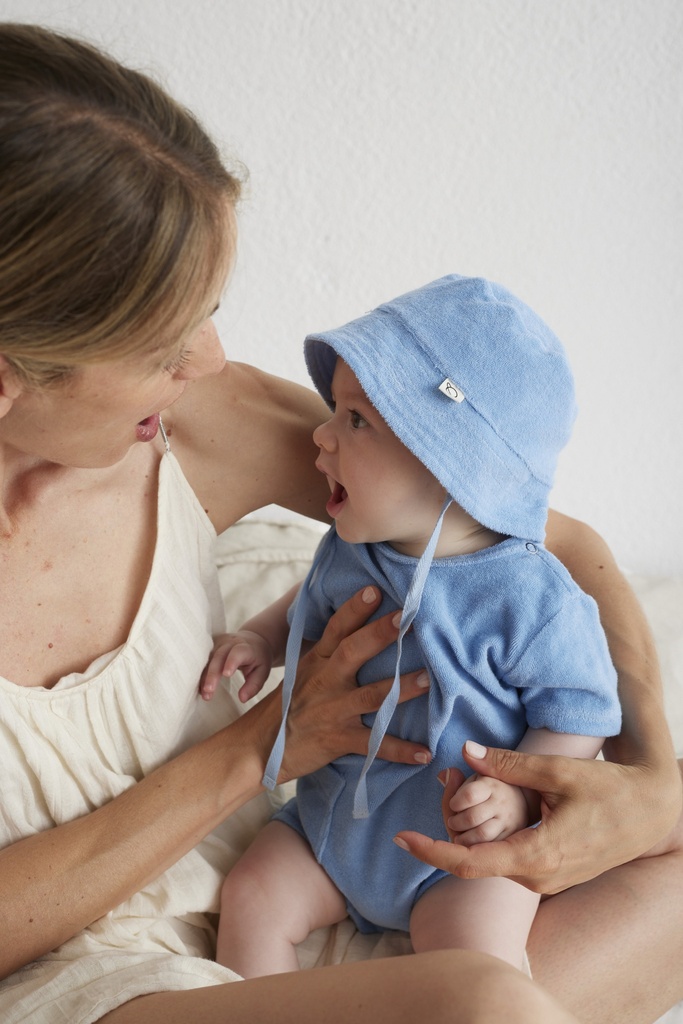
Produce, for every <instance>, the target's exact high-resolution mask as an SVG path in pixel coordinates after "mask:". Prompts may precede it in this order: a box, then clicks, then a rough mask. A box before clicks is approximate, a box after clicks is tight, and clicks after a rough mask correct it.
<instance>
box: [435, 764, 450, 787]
mask: <svg viewBox="0 0 683 1024" xmlns="http://www.w3.org/2000/svg"><path fill="white" fill-rule="evenodd" d="M450 774H451V770H450V768H444V769H443V771H440V772H439V774H438V775H437V779H438V780H439V782H440V783H441V785H442V786H447V785H448V778H449V776H450Z"/></svg>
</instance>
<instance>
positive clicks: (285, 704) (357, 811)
mask: <svg viewBox="0 0 683 1024" xmlns="http://www.w3.org/2000/svg"><path fill="white" fill-rule="evenodd" d="M451 502H452V499H451V498H450V497H448V498H447V499H446V501H445V502H444V505H443V508H442V509H441V512H440V514H439V518H438V519H437V522H436V525H435V527H434V529H433V531H432V535H431V537H430V538H429V541H428V543H427V546H426V548H425V549H424V551H423V552H422V555H421V556H420V559H419V561H418V563H417V566H416V567H415V572H414V573H413V578H412V580H411V581H410V586H409V588H408V593H407V594H406V599H405V602H404V605H403V611H402V613H401V622H400V625H399V631H398V639H397V641H396V670H395V672H394V679H393V682H392V684H391V688H390V690H389V692H388V693H387V695H386V697H385V698H384V700H383V701H382V703H381V705H380V707H379V710H378V711H377V714H376V716H375V721H374V722H373V725H372V729H371V731H370V740H369V742H368V753H367V756H366V758H365V763H364V764H363V768H362V770H361V773H360V776H359V779H358V784H357V786H356V792H355V794H354V800H353V816H354V818H367V817H368V815H369V813H370V810H369V807H368V789H367V780H366V776H367V773H368V770H369V769H370V766H371V765H372V763H373V761H374V760H375V758H376V757H377V754H378V751H379V748H380V746H381V743H382V740H383V739H384V737H385V735H386V732H387V729H388V727H389V722H390V721H391V717H392V715H393V714H394V711H395V710H396V706H397V705H398V699H399V696H400V693H401V651H402V649H403V637H404V636H405V635H406V633H407V632H408V630H409V629H410V626H411V623H412V621H413V619H414V618H415V616H416V614H417V612H418V609H419V607H420V601H421V600H422V592H423V590H424V586H425V583H426V581H427V574H428V573H429V569H430V567H431V564H432V561H433V558H434V552H435V551H436V545H437V543H438V540H439V535H440V533H441V527H442V525H443V520H444V516H445V515H446V511H447V510H448V507H449V505H450V504H451ZM316 572H317V566H316V565H315V563H314V564H313V566H312V567H311V570H310V572H309V573H308V576H307V577H306V579H305V580H304V582H303V584H302V586H301V590H300V591H299V594H298V596H297V599H296V605H295V608H294V616H293V619H292V624H291V627H290V630H289V637H288V638H287V650H286V656H285V676H284V680H283V683H282V721H281V723H280V729H279V731H278V734H277V737H276V739H275V742H274V744H273V748H272V750H271V752H270V757H269V758H268V763H267V765H266V770H265V772H264V774H263V785H264V786H266V787H267V788H268V789H274V788H275V786H276V785H277V778H278V775H279V773H280V768H281V767H282V759H283V757H284V752H285V732H286V725H287V715H288V713H289V707H290V704H291V701H292V693H293V691H294V683H295V682H296V670H297V667H298V664H299V653H300V651H301V643H302V640H303V634H304V626H305V623H306V610H307V606H308V592H309V587H310V582H311V580H312V578H313V576H314V575H315V573H316Z"/></svg>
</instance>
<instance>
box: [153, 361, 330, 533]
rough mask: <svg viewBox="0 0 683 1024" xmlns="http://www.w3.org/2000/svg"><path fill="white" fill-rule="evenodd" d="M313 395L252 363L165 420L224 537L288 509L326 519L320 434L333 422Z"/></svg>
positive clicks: (221, 377)
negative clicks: (254, 515)
mask: <svg viewBox="0 0 683 1024" xmlns="http://www.w3.org/2000/svg"><path fill="white" fill-rule="evenodd" d="M326 414H327V413H326V408H325V405H324V403H323V402H322V400H321V399H320V398H319V397H318V395H316V394H315V392H313V391H311V390H310V389H308V388H304V387H302V386H301V385H299V384H294V383H292V382H291V381H287V380H284V379H282V378H281V377H275V376H273V375H271V374H267V373H264V372H263V371H262V370H258V369H257V368H256V367H253V366H249V365H247V364H244V363H230V362H229V363H227V364H226V366H225V367H224V369H223V370H222V371H221V373H219V374H216V375H215V376H212V377H205V378H202V379H201V380H197V381H193V382H191V384H190V385H189V386H188V388H187V389H186V391H185V393H184V394H183V396H182V398H180V399H179V400H178V402H176V403H175V405H173V406H171V408H170V409H169V410H167V412H166V413H164V416H163V419H164V424H165V425H166V429H167V433H168V434H169V439H170V442H171V448H172V450H173V452H174V454H175V455H176V457H177V458H178V460H179V461H180V463H181V465H182V467H183V471H184V472H185V474H186V476H187V478H188V480H189V481H190V483H191V485H192V487H193V488H194V490H195V492H196V494H197V496H198V497H199V499H200V501H201V502H202V504H203V505H204V507H205V508H206V509H207V511H208V513H209V516H210V517H211V519H212V520H213V522H214V525H215V526H216V529H218V530H222V529H225V528H226V527H227V526H229V525H230V524H231V523H233V522H235V521H236V520H237V519H239V518H241V516H243V515H246V514H247V512H250V511H252V510H253V509H255V508H260V507H262V506H263V505H268V504H281V505H284V506H285V507H287V508H293V509H295V510H296V511H300V512H303V513H304V514H307V515H312V516H316V517H318V516H321V515H323V508H324V494H325V491H326V486H325V484H324V480H323V478H322V477H321V475H320V474H319V473H318V472H317V470H316V469H315V467H314V463H315V453H316V449H315V445H314V444H313V441H312V433H313V430H314V429H315V427H316V426H317V425H318V423H320V422H321V420H323V419H324V418H325V416H326Z"/></svg>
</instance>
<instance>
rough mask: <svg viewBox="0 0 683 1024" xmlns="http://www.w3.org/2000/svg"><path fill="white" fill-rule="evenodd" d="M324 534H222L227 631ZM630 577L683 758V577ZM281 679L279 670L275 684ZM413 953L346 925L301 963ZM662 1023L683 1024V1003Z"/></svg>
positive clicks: (264, 526)
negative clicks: (654, 644)
mask: <svg viewBox="0 0 683 1024" xmlns="http://www.w3.org/2000/svg"><path fill="white" fill-rule="evenodd" d="M321 535H322V527H318V526H316V524H311V525H310V526H309V525H308V523H307V522H302V523H299V522H297V523H283V522H282V521H279V520H267V519H258V518H249V519H246V520H243V521H242V522H240V523H237V524H236V526H233V527H232V529H230V530H228V531H227V532H226V533H224V534H223V535H222V536H221V537H219V539H218V552H217V558H218V567H219V578H220V583H221V591H222V594H223V600H224V603H225V609H226V617H227V622H228V629H233V628H236V627H237V626H239V624H240V623H241V622H243V621H244V620H245V618H248V617H249V616H250V615H252V614H253V613H254V612H256V611H258V610H259V609H260V608H262V607H263V606H264V605H266V604H267V603H269V602H270V601H271V600H273V599H274V598H276V597H278V596H279V595H280V594H282V593H284V591H285V590H287V589H288V588H289V587H290V586H291V585H292V584H293V583H295V582H297V580H299V579H301V578H302V577H303V576H304V575H305V573H306V571H307V568H308V565H309V563H310V559H311V557H312V554H313V551H314V550H315V547H316V545H317V542H318V540H319V538H320V536H321ZM628 575H629V580H630V582H631V585H632V586H633V588H634V590H635V592H636V594H637V595H638V598H639V599H640V601H641V603H642V605H643V608H644V610H645V613H646V615H647V617H648V620H649V622H650V625H651V627H652V630H653V633H654V636H655V640H656V642H657V649H658V653H659V657H660V661H661V666H662V675H663V681H664V691H665V700H666V709H667V716H668V719H669V724H670V727H671V731H672V735H673V737H674V743H675V746H676V750H677V753H678V755H679V756H683V578H681V577H665V576H642V575H635V574H628ZM279 677H280V673H279V672H274V673H273V674H272V676H271V679H270V680H269V685H275V683H276V682H277V681H278V679H279ZM409 950H410V944H409V941H408V939H407V936H404V935H403V934H400V933H397V932H389V933H385V934H383V935H380V936H368V935H361V934H359V933H358V932H357V931H356V929H355V928H354V927H353V925H352V924H351V923H350V922H349V921H346V922H344V923H343V924H341V925H337V926H336V927H335V928H333V929H329V930H328V929H322V930H320V931H319V932H315V933H314V934H313V935H311V936H310V937H309V939H308V940H307V942H306V943H304V945H303V946H302V947H301V948H300V951H299V959H300V961H301V964H302V966H303V967H311V966H314V965H318V964H323V963H339V962H340V961H342V960H358V959H364V958H367V957H368V956H372V957H375V956H387V955H393V954H400V953H405V952H409ZM658 1024H683V1002H682V1003H680V1004H679V1005H678V1006H677V1007H674V1008H673V1009H672V1010H670V1011H669V1013H667V1014H665V1016H664V1017H662V1018H661V1019H660V1021H659V1022H658Z"/></svg>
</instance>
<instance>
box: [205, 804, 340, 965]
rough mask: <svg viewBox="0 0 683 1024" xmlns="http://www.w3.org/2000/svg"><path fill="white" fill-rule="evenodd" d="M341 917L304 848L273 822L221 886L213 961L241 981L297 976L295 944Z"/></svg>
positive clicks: (334, 895)
mask: <svg viewBox="0 0 683 1024" xmlns="http://www.w3.org/2000/svg"><path fill="white" fill-rule="evenodd" d="M345 917H346V904H345V902H344V899H343V897H342V895H341V893H340V892H339V890H338V889H337V888H336V886H335V885H334V884H333V883H332V882H331V881H330V879H329V878H328V876H327V875H326V874H325V872H324V871H323V869H322V868H321V867H320V865H319V864H318V862H317V861H316V859H315V857H314V856H313V853H312V851H311V848H310V846H309V845H308V843H307V842H306V841H305V840H304V839H302V837H301V836H300V835H299V834H298V833H297V832H295V831H294V830H293V829H291V828H289V826H288V825H284V824H283V823H282V822H280V821H271V822H270V823H269V824H268V825H266V827H265V828H264V829H263V830H262V831H261V832H259V834H258V835H257V837H256V839H255V840H254V842H253V843H252V844H251V846H250V847H249V849H248V850H247V852H246V853H245V855H244V856H243V857H242V858H241V860H239V861H238V862H237V864H236V865H235V867H234V868H233V869H232V871H230V872H229V874H228V875H227V876H226V879H225V882H224V883H223V889H222V892H221V918H220V924H219V928H218V944H217V949H216V960H217V961H218V963H220V964H223V965H224V966H225V967H230V968H231V969H232V970H233V971H235V972H236V973H237V974H241V975H242V977H243V978H256V977H260V976H261V975H264V974H280V973H282V972H284V971H296V970H298V969H299V963H298V960H297V956H296V949H295V946H296V944H297V943H298V942H303V940H304V939H305V938H306V936H307V935H308V934H309V933H310V932H312V931H313V930H314V929H315V928H321V927H322V926H323V925H329V924H336V922H337V921H342V920H343V919H344V918H345Z"/></svg>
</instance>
